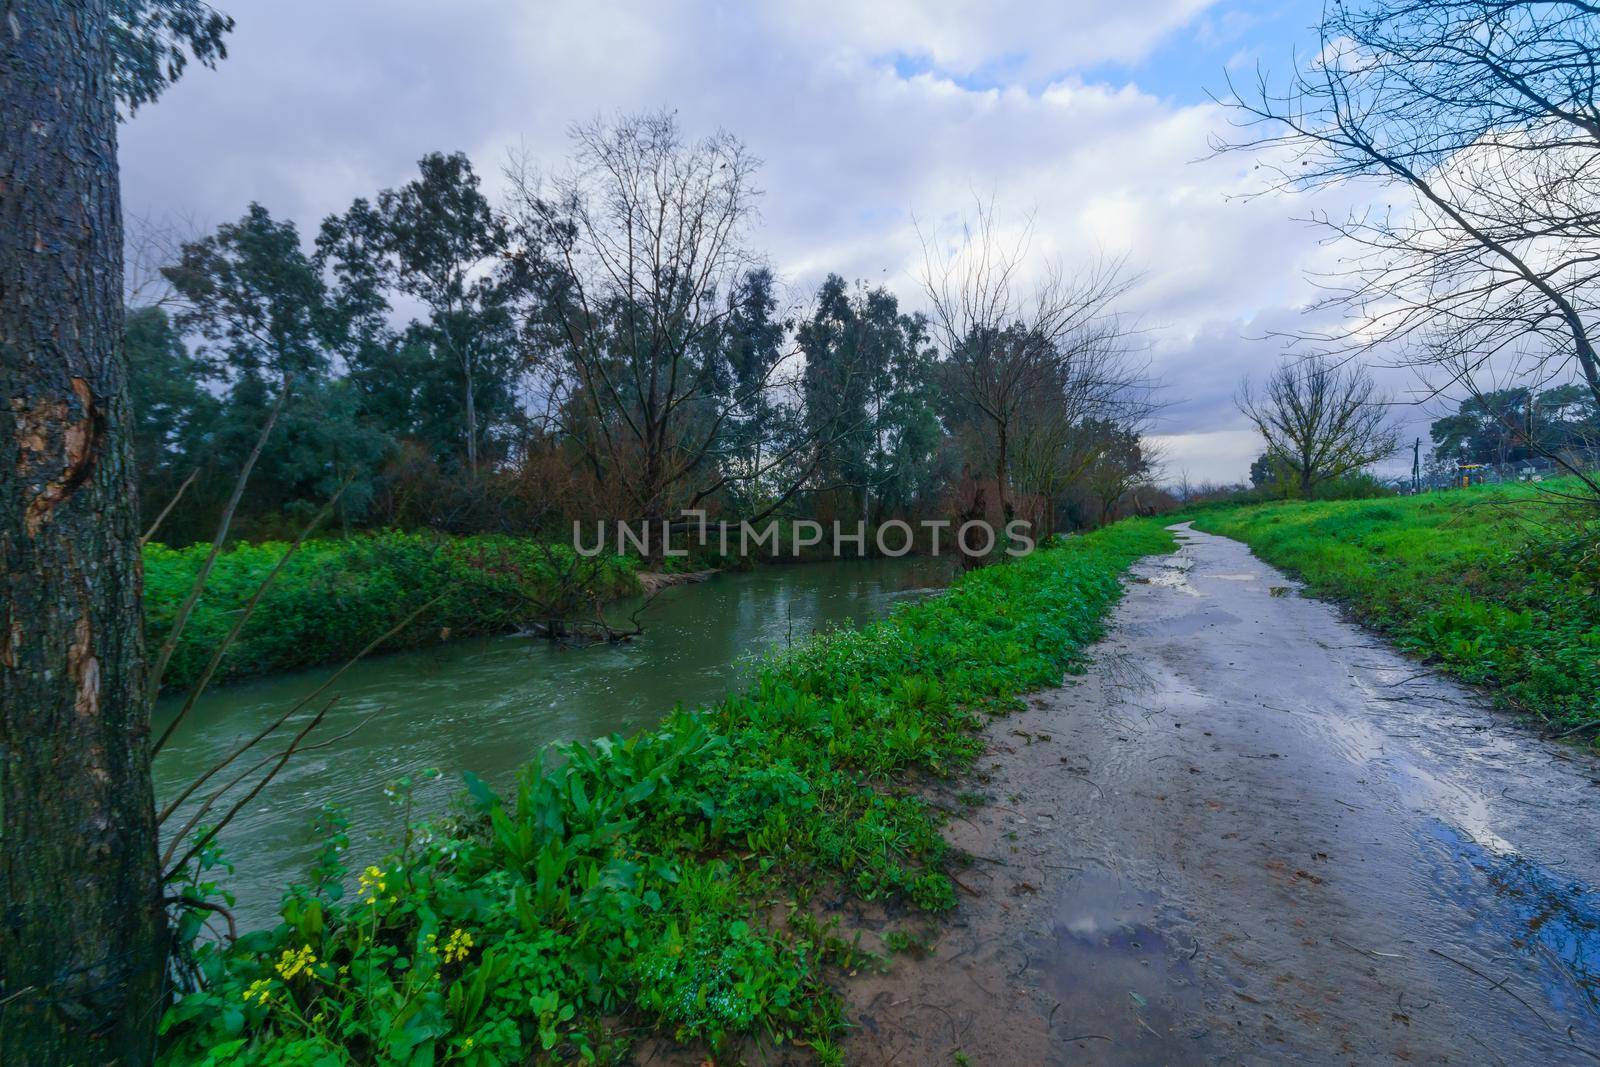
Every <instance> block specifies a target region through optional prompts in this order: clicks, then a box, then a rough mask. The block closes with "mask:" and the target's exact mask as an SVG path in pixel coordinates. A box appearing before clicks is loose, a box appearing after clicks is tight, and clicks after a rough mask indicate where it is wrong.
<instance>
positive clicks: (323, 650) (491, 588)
mask: <svg viewBox="0 0 1600 1067" xmlns="http://www.w3.org/2000/svg"><path fill="white" fill-rule="evenodd" d="M288 547H289V546H288V545H286V544H284V543H282V542H265V543H262V544H253V545H252V544H244V545H238V546H235V547H233V548H231V549H229V550H228V551H226V552H224V553H223V554H222V555H221V556H219V557H218V559H217V562H216V565H215V567H214V568H213V569H212V572H211V575H210V579H209V580H208V582H207V583H206V589H205V594H204V595H203V597H202V598H201V600H200V602H199V604H198V605H197V606H196V608H195V611H194V613H193V615H191V616H190V619H189V623H188V625H187V626H186V627H185V628H184V632H183V636H182V639H181V641H180V643H179V645H178V648H177V651H176V653H175V654H174V655H173V658H172V663H171V666H170V667H169V668H168V670H167V675H166V678H165V684H166V685H167V686H169V687H172V688H182V687H185V686H187V685H189V684H190V683H191V682H193V681H194V680H195V679H196V678H197V677H198V676H199V674H200V672H201V671H202V670H203V669H204V668H205V664H206V662H207V660H208V659H209V658H210V657H211V655H212V652H213V650H214V649H215V648H216V647H217V645H218V644H219V643H220V642H221V641H222V639H223V637H224V636H225V635H226V634H227V633H228V631H229V630H230V629H231V628H232V627H233V625H234V620H235V619H236V618H237V617H238V612H239V611H240V610H241V609H242V608H243V607H244V605H245V603H246V602H247V601H248V600H249V599H250V597H251V596H252V595H253V594H254V593H255V591H256V588H257V587H258V586H259V585H260V583H261V581H262V580H263V579H264V578H266V577H267V575H268V574H269V573H270V572H271V571H272V569H273V567H274V566H276V565H277V563H278V561H279V560H280V559H282V558H283V555H284V553H285V552H286V551H287V550H288ZM206 553H207V546H205V545H195V546H193V547H190V548H184V549H171V548H167V547H165V546H163V545H155V544H152V545H148V546H146V548H145V552H144V580H145V591H144V603H145V627H146V633H147V635H148V640H149V642H150V644H151V646H152V647H155V646H157V645H159V643H160V642H161V641H162V640H164V639H165V638H166V635H167V634H168V633H169V632H170V630H171V626H172V620H173V617H174V615H175V614H176V613H177V611H178V608H179V605H180V604H181V603H182V602H183V599H184V597H186V596H187V595H188V593H189V589H190V587H191V586H192V585H193V583H194V577H195V574H196V572H197V571H198V570H199V568H200V566H201V564H202V563H203V562H204V560H205V557H206ZM571 560H572V552H571V550H570V549H568V548H567V547H566V546H548V545H540V544H538V543H536V542H533V541H529V540H525V539H522V538H515V537H492V536H479V537H460V538H451V537H445V536H439V535H429V534H415V533H380V534H371V535H361V536H356V537H350V538H346V539H342V540H322V541H308V542H306V543H305V544H303V545H301V546H300V550H299V551H298V552H297V553H296V554H295V555H294V556H293V557H292V558H291V559H290V560H289V561H288V563H286V564H285V565H284V567H283V570H282V571H280V572H279V573H278V576H277V578H276V579H275V580H274V582H273V584H272V587H271V588H270V589H269V590H268V592H267V593H266V595H265V596H263V597H262V599H261V602H260V604H258V605H257V607H256V610H255V612H254V614H253V615H252V616H251V617H250V620H249V622H248V623H247V624H246V625H245V628H244V630H243V631H242V632H241V634H240V637H239V640H238V641H237V643H235V644H234V646H233V647H232V648H231V649H230V650H229V651H228V654H227V656H226V657H225V658H224V659H223V661H222V664H221V667H220V669H219V672H218V679H217V680H219V681H226V680H229V679H235V678H243V677H247V676H250V675H256V674H265V673H268V672H271V671H281V670H289V669H292V668H296V667H309V666H314V665H317V664H322V663H331V662H335V661H339V660H344V659H348V658H349V657H351V656H353V655H355V654H356V653H357V652H358V651H360V650H361V649H362V648H364V647H365V646H366V645H367V644H368V643H369V642H371V641H373V640H374V639H376V638H378V637H379V636H381V635H382V634H383V633H384V632H385V631H387V630H389V629H390V628H391V627H393V626H394V625H395V624H397V623H399V622H400V621H401V620H402V619H404V618H405V617H406V616H407V615H408V614H410V613H411V612H412V611H413V610H415V609H417V608H419V607H421V606H422V605H424V604H427V603H429V602H430V601H433V600H435V599H436V598H437V600H438V603H436V604H433V605H432V606H431V607H429V608H428V609H427V611H425V612H423V613H422V615H421V616H419V617H418V620H417V622H416V623H415V624H414V625H412V626H409V627H407V628H406V629H404V630H402V631H401V632H400V633H398V634H396V635H395V636H394V637H392V638H390V639H389V640H388V641H387V642H386V643H385V645H384V648H386V649H396V648H413V647H417V646H419V645H425V644H431V643H434V642H437V641H440V640H442V639H443V638H444V637H445V636H455V637H466V636H470V635H474V634H495V633H505V632H507V631H508V630H511V629H514V628H515V627H516V626H517V625H518V624H520V623H522V622H525V621H527V620H528V619H529V618H531V617H534V612H533V607H534V606H536V605H542V604H546V603H549V602H551V601H552V600H553V599H555V598H556V597H557V595H558V594H561V595H566V596H572V597H576V598H577V599H578V601H579V602H580V603H581V602H582V601H583V600H584V599H585V598H586V597H587V596H588V595H589V594H590V593H594V594H596V595H599V596H601V597H603V598H605V599H611V598H613V597H616V596H620V595H623V594H625V593H630V592H634V591H635V590H636V588H637V586H636V583H635V581H634V578H633V569H634V563H633V561H630V560H623V559H620V558H615V557H611V558H607V559H605V560H603V561H599V560H597V561H596V562H595V563H593V564H592V565H589V564H587V563H586V565H585V566H584V567H583V568H582V574H581V580H580V581H578V582H577V583H576V585H574V584H572V583H570V582H565V581H562V580H561V579H559V578H558V575H559V574H562V573H564V572H565V571H566V569H567V566H568V564H570V562H571Z"/></svg>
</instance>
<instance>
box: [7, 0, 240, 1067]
mask: <svg viewBox="0 0 1600 1067" xmlns="http://www.w3.org/2000/svg"><path fill="white" fill-rule="evenodd" d="M230 26H231V23H229V22H228V21H227V20H226V18H224V17H221V16H215V17H213V14H212V13H211V12H210V9H209V8H205V7H204V6H203V5H201V4H197V3H193V2H186V0H121V2H118V3H114V4H112V3H107V2H105V0H59V2H55V3H31V4H15V3H12V4H7V5H6V8H5V19H4V20H3V24H0V33H3V34H4V35H5V42H6V43H5V47H4V48H3V49H0V85H3V86H4V87H5V90H4V92H0V144H4V145H5V146H6V148H5V151H4V152H3V153H0V185H3V186H4V188H5V189H6V193H5V195H4V196H3V197H0V353H3V354H0V395H4V396H5V397H6V398H7V403H5V404H3V405H0V469H3V470H5V471H6V472H7V477H6V479H5V482H4V488H3V490H0V615H3V616H4V619H3V620H0V738H3V739H4V747H5V751H6V758H5V773H4V774H3V775H0V899H3V900H4V901H5V906H6V918H5V922H3V923H0V975H3V976H4V995H3V996H0V1061H3V1062H6V1063H28V1064H71V1063H80V1064H81V1063H107V1062H113V1061H116V1062H121V1063H124V1064H129V1065H133V1067H139V1065H142V1064H147V1063H150V1062H151V1061H152V1059H153V1058H154V1048H155V1040H154V1039H155V1027H156V1022H157V1020H158V1018H159V1017H160V1011H159V1010H158V1009H159V1005H160V1001H161V991H162V988H163V984H164V979H165V974H166V965H167V955H168V953H167V950H168V944H169V938H168V934H167V924H166V918H165V902H164V900H163V887H162V883H161V873H160V869H159V865H158V863H157V859H156V846H157V839H156V838H157V832H156V822H155V807H154V798H153V790H152V786H151V780H150V752H149V744H148V738H149V716H150V708H149V703H148V699H147V695H146V684H145V682H146V679H145V670H146V662H145V654H144V644H143V640H142V636H141V626H140V617H141V607H142V605H141V603H140V566H139V529H138V504H137V500H136V496H135V488H134V481H133V437H134V430H135V423H134V419H133V416H132V414H131V413H130V410H129V403H128V378H129V372H128V361H127V356H126V352H125V349H124V346H123V329H124V323H123V308H122V293H121V290H122V251H123V250H122V217H121V208H120V203H119V199H120V188H119V173H118V169H117V150H116V146H117V140H116V124H117V106H118V103H119V102H120V103H121V104H122V105H123V106H125V107H127V108H129V109H132V108H134V107H137V106H139V105H140V104H144V103H149V102H150V101H152V100H154V99H155V98H156V96H157V95H159V93H160V92H161V90H162V89H163V88H164V87H165V86H166V85H168V84H169V83H170V82H171V81H172V80H173V79H174V78H176V77H177V76H178V75H179V73H180V72H181V70H182V66H183V63H184V61H185V59H186V57H187V56H191V55H192V56H195V57H198V58H199V59H200V61H201V62H205V63H210V62H213V61H214V60H215V59H217V58H220V57H221V55H222V54H223V51H222V38H223V35H224V34H225V33H226V32H227V30H228V29H229V28H230ZM41 253H42V254H41Z"/></svg>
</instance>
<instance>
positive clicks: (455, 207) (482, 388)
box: [357, 152, 518, 475]
mask: <svg viewBox="0 0 1600 1067" xmlns="http://www.w3.org/2000/svg"><path fill="white" fill-rule="evenodd" d="M417 166H418V169H419V171H420V173H419V174H418V176H417V177H416V178H414V179H413V180H412V181H410V182H407V183H406V184H405V185H403V186H401V187H399V188H398V189H386V190H384V191H383V192H381V193H379V194H378V201H377V207H376V221H377V222H378V225H379V230H378V235H377V240H376V241H374V242H373V244H372V250H373V251H379V252H381V254H382V256H383V260H384V266H385V268H386V270H387V277H388V278H389V280H390V282H391V284H393V285H394V286H395V287H396V288H397V289H399V291H400V292H402V293H405V294H406V295H407V296H410V297H412V298H414V299H416V300H418V301H420V302H421V303H422V305H423V306H424V307H426V308H427V312H428V317H427V319H426V321H425V322H423V323H421V324H420V328H419V329H416V330H414V331H413V337H414V339H420V340H425V341H426V342H427V343H428V344H429V345H430V346H431V347H432V348H433V350H434V352H436V353H437V355H438V357H439V360H440V361H441V362H442V363H444V364H445V365H447V366H448V367H449V368H450V371H451V374H450V377H451V378H453V379H454V382H453V388H454V389H455V390H456V391H457V395H458V396H459V398H460V400H459V408H458V410H459V412H460V419H459V425H460V433H459V440H460V441H461V444H462V454H463V457H464V459H465V464H466V469H467V471H468V472H469V473H470V474H474V475H475V474H476V473H477V471H478V468H479V464H480V460H481V458H482V452H483V451H484V448H485V445H486V441H487V431H488V430H490V429H491V428H492V427H493V425H494V423H495V421H496V420H497V419H498V418H500V417H503V416H504V415H506V414H507V413H509V411H510V409H511V407H512V405H513V400H514V388H513V384H512V382H513V379H514V377H515V374H516V370H517V359H518V350H517V347H516V334H515V329H514V324H513V318H512V293H511V291H510V290H509V288H508V286H507V285H506V275H505V272H504V271H503V270H502V269H501V268H502V267H503V266H504V265H505V263H506V260H507V258H508V256H509V254H510V235H509V232H508V229H507V226H506V221H505V219H504V218H503V217H502V216H500V215H499V214H497V213H496V212H495V210H494V208H493V206H492V205H491V204H490V203H489V200H488V198H487V197H486V196H484V195H483V192H482V190H481V189H480V188H479V185H480V182H479V179H478V176H477V174H476V173H474V172H473V169H472V163H471V161H469V160H468V159H467V157H466V156H465V155H463V154H462V153H460V152H454V153H451V154H450V155H444V154H443V153H439V152H433V153H430V154H428V155H426V156H423V157H422V159H421V160H419V161H418V163H417ZM361 207H362V205H360V204H359V203H358V204H357V208H361ZM443 377H444V376H443V375H437V374H436V375H434V376H433V378H435V379H436V380H437V379H441V378H443Z"/></svg>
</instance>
